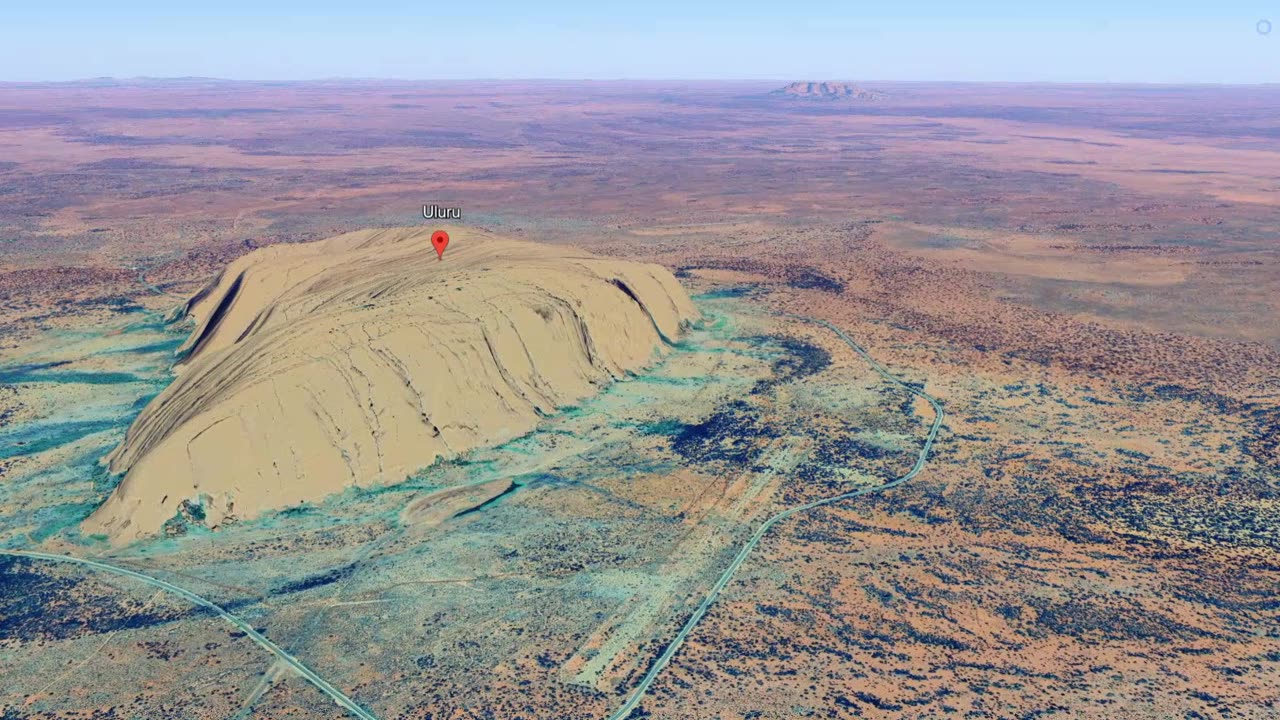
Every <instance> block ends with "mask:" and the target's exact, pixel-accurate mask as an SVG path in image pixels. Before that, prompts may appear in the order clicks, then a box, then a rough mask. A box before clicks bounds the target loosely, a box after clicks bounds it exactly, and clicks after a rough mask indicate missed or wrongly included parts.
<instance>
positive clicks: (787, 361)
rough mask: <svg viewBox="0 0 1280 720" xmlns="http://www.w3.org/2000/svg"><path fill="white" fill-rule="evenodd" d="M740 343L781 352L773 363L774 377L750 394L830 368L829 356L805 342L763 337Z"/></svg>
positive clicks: (786, 338) (824, 351)
mask: <svg viewBox="0 0 1280 720" xmlns="http://www.w3.org/2000/svg"><path fill="white" fill-rule="evenodd" d="M743 339H744V340H747V341H748V342H751V343H754V344H758V345H761V346H763V347H766V348H770V349H777V350H780V351H781V355H779V357H778V358H776V359H775V360H774V361H773V363H772V370H773V376H772V377H770V378H767V379H765V380H760V381H759V382H757V383H756V384H755V386H754V387H753V388H752V389H751V392H752V394H756V395H758V394H761V393H764V392H767V391H769V390H772V389H773V388H774V387H776V386H778V385H781V384H784V383H789V382H794V381H796V380H803V379H804V378H807V377H809V376H811V375H817V374H818V373H820V372H822V371H823V370H826V369H827V368H828V367H830V365H831V353H829V352H827V351H826V350H824V349H822V348H820V347H818V346H817V345H814V344H813V343H811V342H808V341H806V340H801V339H799V338H795V337H790V336H787V335H763V336H753V337H748V338H743Z"/></svg>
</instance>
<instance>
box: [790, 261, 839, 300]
mask: <svg viewBox="0 0 1280 720" xmlns="http://www.w3.org/2000/svg"><path fill="white" fill-rule="evenodd" d="M787 286H788V287H793V288H796V289H799V290H821V291H822V292H826V293H831V294H833V295H839V294H840V293H842V292H844V289H845V284H844V282H843V281H841V280H838V279H836V278H833V277H831V276H830V275H824V274H822V273H821V272H819V271H817V270H815V269H814V268H807V267H802V268H797V269H796V270H794V271H792V272H789V273H788V274H787Z"/></svg>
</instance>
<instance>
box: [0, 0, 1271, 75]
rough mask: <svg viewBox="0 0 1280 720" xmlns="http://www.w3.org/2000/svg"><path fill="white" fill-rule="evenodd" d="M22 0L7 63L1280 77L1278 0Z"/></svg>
mask: <svg viewBox="0 0 1280 720" xmlns="http://www.w3.org/2000/svg"><path fill="white" fill-rule="evenodd" d="M11 1H12V4H15V5H18V4H20V6H19V7H16V8H7V9H6V10H4V11H3V13H0V80H67V79H75V78H86V77H96V76H106V75H109V76H116V77H132V76H140V75H147V76H162V77H172V76H183V75H202V76H213V77H223V78H235V79H306V78H322V77H388V78H409V79H469V78H595V79H613V78H636V79H640V78H656V79H667V78H707V79H724V78H740V79H756V78H758V79H778V80H783V79H787V80H790V79H828V78H829V79H850V80H1009V81H1036V80H1049V81H1102V82H1215V83H1216V82H1225V83H1256V82H1280V30H1276V31H1274V32H1273V33H1272V34H1271V35H1269V36H1263V35H1260V34H1258V32H1257V31H1256V30H1255V26H1256V24H1257V23H1258V21H1259V20H1260V19H1263V18H1270V19H1271V20H1272V21H1273V22H1276V23H1277V24H1280V0H1266V1H1265V2H1259V1H1249V0H1245V1H1243V2H1237V1H1234V0H1222V1H1215V0H1203V1H1202V2H1183V1H1182V0H1169V1H1167V2H1124V0H1116V1H1115V2H1095V1H1093V0H1080V1H1079V2H1071V3H1067V2H1051V3H1039V2H1035V0H1025V1H1024V2H982V1H979V2H968V3H964V2H909V1H905V0H894V1H892V2H869V3H868V2H852V1H848V0H846V1H845V2H817V1H814V0H787V1H776V2H757V1H755V0H738V1H736V2H702V3H697V2H693V1H692V0H685V1H683V2H671V1H669V0H650V1H648V2H642V3H629V4H627V6H626V7H610V6H611V5H614V4H615V3H611V2H608V0H595V1H593V2H571V1H567V0H565V1H549V2H541V3H538V2H490V1H486V0H462V1H460V2H453V3H449V4H444V3H435V2H425V3H424V2H388V1H386V0H361V1H352V2H334V1H333V0H311V1H310V2H299V1H297V0H259V1H257V2H246V1H245V0H224V2H220V3H216V4H215V3H204V2H182V0H166V1H165V2H154V1H152V2H139V1H132V2H110V1H107V2H101V1H99V2H85V1H76V2H60V1H59V0H47V1H45V2H29V1H28V2H23V0H11Z"/></svg>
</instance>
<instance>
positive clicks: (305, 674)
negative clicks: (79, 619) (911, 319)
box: [0, 315, 943, 720]
mask: <svg viewBox="0 0 1280 720" xmlns="http://www.w3.org/2000/svg"><path fill="white" fill-rule="evenodd" d="M784 317H788V318H790V319H793V320H799V321H802V322H808V323H812V324H815V325H821V326H822V327H825V328H827V329H828V330H830V331H831V332H833V333H835V334H836V336H837V337H839V338H840V339H841V340H842V341H843V342H844V343H845V344H847V345H848V346H849V347H851V348H853V350H854V351H855V352H857V353H858V354H859V355H861V356H862V358H863V359H864V360H866V361H867V363H868V364H869V365H871V367H872V369H874V370H875V371H876V372H877V373H879V374H880V375H882V376H884V377H885V378H886V379H887V380H889V381H890V382H892V383H894V384H895V385H898V386H900V387H902V388H903V389H904V390H906V391H907V392H909V393H911V394H912V395H915V396H917V397H920V398H923V399H924V400H926V401H927V402H928V403H929V405H931V406H932V407H933V411H934V419H933V425H932V426H931V427H930V428H929V434H928V435H927V436H926V438H925V441H924V445H923V447H921V449H920V454H919V455H918V456H917V457H916V462H915V465H913V466H912V467H911V470H910V471H908V472H907V473H906V474H905V475H903V476H901V477H898V478H895V479H893V480H890V481H888V482H886V483H884V484H882V485H877V486H875V487H870V488H863V489H860V490H854V491H852V492H848V493H844V494H842V495H836V496H834V497H829V498H825V499H823V500H817V501H814V502H811V503H807V504H804V505H797V506H795V507H791V508H787V509H786V510H783V511H782V512H779V513H777V514H776V515H773V516H772V517H770V518H769V519H767V520H765V521H764V523H763V524H761V525H760V527H759V528H757V529H756V531H755V533H754V534H752V536H751V538H750V539H749V540H747V542H746V544H744V545H743V546H742V548H741V549H740V550H739V551H738V554H737V556H735V557H734V559H733V562H732V563H730V564H729V567H727V568H725V571H724V572H723V573H722V574H721V575H720V577H719V579H718V580H716V583H715V585H713V586H712V587H711V590H710V592H708V593H707V596H706V597H705V598H703V600H702V603H701V604H700V605H699V606H698V608H697V610H695V611H694V613H693V615H691V616H690V617H689V619H688V621H686V622H685V624H684V626H683V627H681V628H680V632H679V633H677V634H676V636H675V638H674V639H672V641H671V643H670V644H668V645H667V647H666V649H665V650H664V651H663V652H662V654H661V655H659V656H658V659H657V660H656V661H655V662H654V663H653V665H652V666H651V667H650V668H649V672H648V673H646V674H645V676H644V678H642V679H641V680H640V683H639V684H638V685H636V687H635V689H634V690H632V691H631V694H630V695H629V696H628V697H627V700H626V702H625V703H623V705H622V707H620V708H618V710H617V712H615V713H613V714H612V715H610V716H609V720H623V719H624V718H626V717H627V716H628V715H630V714H631V712H632V711H633V710H635V708H636V706H638V705H639V704H640V701H641V700H642V699H643V698H644V696H645V693H646V692H648V690H649V686H651V685H652V684H653V682H654V680H655V679H657V677H658V675H659V674H660V673H661V672H662V670H663V669H664V668H666V666H667V665H668V664H669V663H670V662H671V658H672V657H674V656H675V654H676V652H678V651H679V650H680V647H681V645H683V644H684V641H685V639H686V638H687V637H688V636H689V633H690V632H692V631H693V629H694V627H696V626H697V624H698V622H699V621H701V620H702V618H703V616H704V615H706V614H707V611H708V610H709V609H710V608H711V606H712V605H713V604H714V603H715V601H716V599H717V598H718V597H719V596H720V593H721V591H723V590H724V588H725V586H727V585H728V584H729V582H730V581H731V580H732V579H733V577H734V575H735V574H736V573H737V572H738V568H740V567H741V566H742V563H743V562H744V561H746V559H747V556H748V555H750V554H751V552H752V551H753V550H755V548H756V546H757V545H758V544H759V543H760V540H761V538H763V537H764V535H765V533H767V532H769V529H770V528H772V527H773V526H774V525H777V524H778V523H779V522H781V521H783V520H786V519H787V518H789V517H791V516H792V515H796V514H798V513H802V512H805V511H807V510H812V509H813V508H816V507H820V506H822V505H829V504H831V503H835V502H839V501H841V500H848V499H850V498H856V497H859V496H862V495H868V494H870V493H874V492H880V491H882V490H888V489H889V488H892V487H896V486H898V485H901V484H902V483H904V482H907V481H908V480H910V479H911V478H913V477H915V476H916V475H918V474H919V473H920V471H921V470H923V469H924V466H925V463H926V462H927V461H928V459H929V451H930V450H931V449H932V448H933V443H934V440H935V439H936V438H937V436H938V431H939V430H940V429H941V428H942V418H943V413H942V405H941V404H939V403H938V401H937V400H935V399H933V398H932V397H930V396H929V395H927V394H925V393H924V392H923V391H921V390H919V389H917V388H915V387H914V386H912V385H910V384H908V383H906V382H905V381H903V380H901V379H899V378H898V377H897V376H895V375H893V374H892V373H890V372H889V371H888V370H887V369H886V368H885V367H884V366H883V365H881V364H880V363H878V362H876V361H875V360H874V359H873V358H872V357H871V356H870V355H868V354H867V351H866V350H864V349H863V348H862V346H861V345H859V344H858V343H856V342H854V340H853V338H851V337H849V336H848V335H846V334H845V333H844V331H843V330H841V329H840V328H838V327H836V326H835V325H832V324H831V323H829V322H827V321H825V320H818V319H815V318H809V317H804V316H800V315H785V316H784ZM0 555H10V556H15V557H23V558H29V559H35V560H45V561H49V562H64V563H74V564H77V565H84V566H87V567H90V568H93V569H95V570H101V571H103V572H109V573H115V574H117V575H124V576H127V577H131V578H134V579H136V580H139V581H141V582H144V583H146V584H148V585H151V586H152V587H156V588H160V589H162V590H165V591H168V592H171V593H173V594H175V595H178V596H179V597H181V598H183V599H185V600H187V601H188V602H190V603H192V604H194V605H197V606H200V607H203V608H207V609H209V610H212V611H213V612H214V613H216V614H217V615H218V616H219V617H221V618H222V619H223V620H225V621H227V622H228V623H230V624H231V625H233V626H235V627H236V628H237V629H239V630H240V631H242V632H244V633H245V634H246V635H248V636H249V638H250V639H252V640H253V641H254V642H255V643H257V644H258V645H259V646H261V647H262V648H263V649H265V650H267V651H268V652H270V653H271V654H272V655H274V656H276V658H277V659H278V660H279V661H280V662H282V663H284V665H285V666H287V667H289V668H290V669H292V670H293V671H294V672H296V673H298V675H300V676H302V678H303V679H305V680H307V681H308V682H310V683H311V684H312V685H314V686H316V688H318V689H319V690H320V691H321V692H323V693H324V694H326V695H328V696H329V697H330V698H332V699H333V701H334V702H335V703H337V704H338V705H339V706H341V707H343V708H345V709H346V710H347V711H349V712H350V713H351V714H352V715H355V716H356V717H358V718H361V720H377V718H376V717H375V716H374V715H373V714H372V713H370V712H369V711H367V710H365V709H364V708H362V707H360V706H359V705H358V704H356V702H355V701H354V700H352V699H351V698H350V697H348V696H347V695H346V694H345V693H343V692H342V691H341V690H339V689H337V688H335V687H334V686H333V685H330V684H329V683H328V682H327V681H326V680H325V679H324V678H322V677H320V676H319V675H317V674H316V673H315V672H314V671H312V670H311V669H310V668H308V667H307V666H306V665H304V664H303V663H302V661H301V660H298V659H297V658H295V657H294V656H292V655H290V654H289V653H288V652H286V651H285V650H284V649H283V648H281V647H280V646H279V645H276V644H275V643H274V642H272V641H271V640H270V639H268V638H267V637H266V636H265V635H263V634H262V633H259V632H258V631H257V630H255V629H254V628H253V626H252V625H250V624H249V623H247V622H245V621H244V620H241V619H240V618H239V617H236V616H235V615H233V614H231V613H230V612H228V611H227V610H225V609H223V608H222V607H221V606H219V605H217V604H216V603H214V602H212V601H210V600H206V599H205V598H203V597H200V596H199V595H196V594H195V593H193V592H191V591H190V590H186V589H184V588H181V587H178V586H177V585H174V584H172V583H169V582H166V581H164V580H161V579H159V578H155V577H152V576H150V575H146V574H144V573H141V572H138V571H136V570H130V569H129V568H124V567H119V566H116V565H110V564H108V563H105V562H101V561H98V560H89V559H87V558H78V557H72V556H69V555H54V554H51V553H42V552H35V551H31V550H3V549H0Z"/></svg>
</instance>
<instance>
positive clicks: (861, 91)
mask: <svg viewBox="0 0 1280 720" xmlns="http://www.w3.org/2000/svg"><path fill="white" fill-rule="evenodd" d="M772 94H773V95H786V96H788V97H801V98H822V99H826V100H839V99H850V100H880V99H882V98H884V97H885V94H884V93H882V92H878V91H876V90H867V89H866V88H862V87H859V86H857V85H854V84H853V83H845V82H793V83H791V84H790V85H788V86H786V87H784V88H778V89H777V90H774V91H773V93H772Z"/></svg>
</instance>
